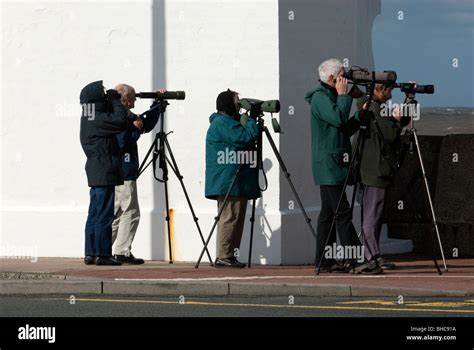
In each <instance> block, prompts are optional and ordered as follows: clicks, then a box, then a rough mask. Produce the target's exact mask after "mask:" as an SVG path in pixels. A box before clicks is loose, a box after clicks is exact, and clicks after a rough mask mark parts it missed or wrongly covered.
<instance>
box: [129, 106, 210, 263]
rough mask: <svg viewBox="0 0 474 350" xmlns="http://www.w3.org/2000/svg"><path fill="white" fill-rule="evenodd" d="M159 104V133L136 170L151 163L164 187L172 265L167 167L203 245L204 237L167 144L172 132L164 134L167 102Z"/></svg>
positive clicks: (171, 253) (143, 168)
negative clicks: (177, 183) (174, 179)
mask: <svg viewBox="0 0 474 350" xmlns="http://www.w3.org/2000/svg"><path fill="white" fill-rule="evenodd" d="M159 103H160V105H161V106H162V110H161V112H160V117H159V118H160V131H159V132H158V133H157V134H156V136H155V140H154V141H153V143H152V144H151V146H150V148H149V150H148V152H147V154H146V156H145V159H143V162H142V163H141V164H140V167H139V169H138V175H139V176H140V175H141V174H142V173H143V172H144V171H145V169H146V168H148V166H149V165H150V164H151V163H153V176H154V178H155V179H156V180H157V181H158V182H161V183H163V184H164V185H165V207H166V216H165V220H166V224H167V230H168V252H169V263H170V264H172V263H173V252H172V242H171V227H170V217H169V213H170V210H169V196H168V165H169V167H170V168H171V170H172V171H173V173H174V174H175V175H176V177H177V178H178V180H179V182H180V184H181V188H182V189H183V193H184V196H185V197H186V201H187V203H188V206H189V209H190V211H191V215H192V216H193V220H194V223H195V224H196V228H197V230H198V233H199V236H200V237H201V240H202V242H203V243H204V237H203V235H202V231H201V227H200V226H199V223H198V220H199V219H198V217H197V216H196V213H195V211H194V208H193V205H192V203H191V200H190V199H189V195H188V191H187V190H186V187H185V185H184V181H183V176H182V175H181V173H180V171H179V168H178V164H177V163H176V159H175V158H174V155H173V151H172V150H171V146H170V144H169V142H168V135H169V134H171V133H172V131H171V132H169V133H166V132H165V125H164V120H165V110H166V106H168V105H169V102H168V101H167V100H159ZM154 108H156V107H154ZM152 109H153V108H152ZM148 112H149V111H148ZM152 152H153V156H152V159H151V160H150V161H149V162H148V163H147V160H148V157H149V156H150V155H151V153H152ZM168 154H169V156H168ZM157 163H158V167H159V168H160V169H161V171H162V178H161V179H160V178H159V177H158V176H157V175H156V165H157ZM206 252H207V256H208V258H209V262H210V263H211V266H212V265H213V263H212V258H211V255H210V254H209V251H208V250H207V249H206Z"/></svg>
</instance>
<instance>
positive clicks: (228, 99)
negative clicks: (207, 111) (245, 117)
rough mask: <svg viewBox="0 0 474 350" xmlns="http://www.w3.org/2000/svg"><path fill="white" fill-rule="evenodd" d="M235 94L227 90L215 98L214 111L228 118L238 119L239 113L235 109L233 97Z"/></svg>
mask: <svg viewBox="0 0 474 350" xmlns="http://www.w3.org/2000/svg"><path fill="white" fill-rule="evenodd" d="M235 95H236V92H234V91H232V90H230V89H227V91H223V92H221V93H220V94H219V96H217V99H216V109H217V111H218V112H224V113H225V114H227V115H228V116H231V117H233V118H234V119H240V114H239V111H237V109H236V108H235V104H234V96H235Z"/></svg>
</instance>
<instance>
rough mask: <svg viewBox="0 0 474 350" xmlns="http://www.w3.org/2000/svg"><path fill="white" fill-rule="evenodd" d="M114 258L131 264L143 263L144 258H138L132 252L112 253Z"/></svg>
mask: <svg viewBox="0 0 474 350" xmlns="http://www.w3.org/2000/svg"><path fill="white" fill-rule="evenodd" d="M114 258H115V260H117V261H120V262H121V263H124V264H132V265H141V264H144V263H145V260H143V259H140V258H135V257H134V256H133V254H132V253H130V255H129V256H126V255H114Z"/></svg>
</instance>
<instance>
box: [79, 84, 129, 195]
mask: <svg viewBox="0 0 474 350" xmlns="http://www.w3.org/2000/svg"><path fill="white" fill-rule="evenodd" d="M80 102H81V105H82V116H81V131H80V139H81V145H82V149H83V150H84V153H85V154H86V157H87V161H86V174H87V181H88V184H89V186H90V187H92V186H116V185H121V184H123V171H122V154H121V152H120V147H119V144H118V142H117V138H116V135H117V134H118V133H120V132H122V131H123V130H125V128H126V127H127V121H128V116H129V114H128V111H127V109H126V108H125V107H124V106H123V105H122V103H121V102H120V100H119V99H117V100H113V101H110V102H107V101H106V95H105V91H104V87H103V85H102V81H96V82H94V83H90V84H89V85H87V86H86V87H84V88H83V89H82V91H81V95H80Z"/></svg>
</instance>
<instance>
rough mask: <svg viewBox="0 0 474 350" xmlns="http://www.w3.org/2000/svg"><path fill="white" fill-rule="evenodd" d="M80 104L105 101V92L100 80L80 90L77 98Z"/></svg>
mask: <svg viewBox="0 0 474 350" xmlns="http://www.w3.org/2000/svg"><path fill="white" fill-rule="evenodd" d="M79 101H80V103H81V104H84V103H96V102H104V101H105V91H104V85H103V83H102V80H99V81H94V82H93V83H90V84H87V85H86V86H85V87H84V88H83V89H82V90H81V94H80V96H79Z"/></svg>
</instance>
